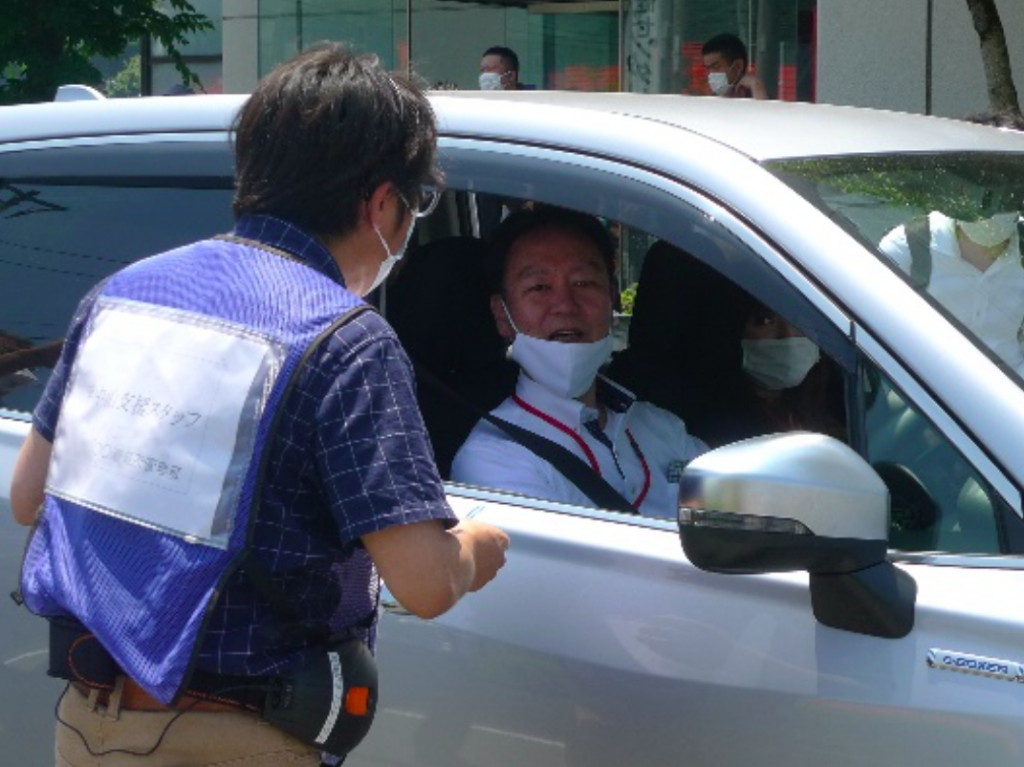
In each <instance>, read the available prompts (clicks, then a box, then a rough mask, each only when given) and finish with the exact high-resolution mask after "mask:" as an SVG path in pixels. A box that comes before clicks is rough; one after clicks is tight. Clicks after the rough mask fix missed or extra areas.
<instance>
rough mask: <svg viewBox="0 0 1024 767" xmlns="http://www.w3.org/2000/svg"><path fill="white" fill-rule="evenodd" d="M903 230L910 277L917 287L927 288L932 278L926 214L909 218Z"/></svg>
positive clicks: (930, 242) (929, 238) (929, 229)
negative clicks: (908, 255)
mask: <svg viewBox="0 0 1024 767" xmlns="http://www.w3.org/2000/svg"><path fill="white" fill-rule="evenodd" d="M903 231H904V233H905V234H906V237H907V247H908V248H910V278H911V279H912V280H913V281H914V284H915V285H917V286H918V287H921V288H927V287H928V283H929V282H931V280H932V230H931V225H930V224H929V222H928V216H918V217H916V218H912V219H910V221H908V222H907V223H906V224H905V225H904V226H903Z"/></svg>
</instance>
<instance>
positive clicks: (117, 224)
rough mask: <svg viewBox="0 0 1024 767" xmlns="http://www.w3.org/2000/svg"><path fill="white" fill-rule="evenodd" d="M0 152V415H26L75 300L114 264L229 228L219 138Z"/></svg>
mask: <svg viewBox="0 0 1024 767" xmlns="http://www.w3.org/2000/svg"><path fill="white" fill-rule="evenodd" d="M2 150H3V147H0V409H2V410H7V411H16V412H26V413H27V412H30V411H31V410H32V408H33V407H34V405H35V403H36V401H37V400H38V398H39V396H40V394H41V392H42V387H43V386H44V384H45V383H46V380H47V378H48V377H49V374H50V371H51V368H52V365H53V364H54V362H55V361H56V357H57V354H59V348H60V341H61V340H62V338H63V334H64V332H65V331H66V329H67V325H68V322H69V321H70V319H71V315H72V313H73V312H74V309H75V306H76V305H77V304H78V301H79V300H80V299H81V298H82V296H84V295H85V293H86V292H87V291H88V290H89V289H90V288H91V287H92V286H93V285H95V284H96V283H97V282H99V281H100V280H102V279H103V278H104V277H106V276H108V275H109V274H111V273H112V272H114V271H115V270H117V269H119V268H120V267H121V266H123V265H124V264H127V263H130V262H132V261H135V260H137V259H139V258H143V257H145V256H148V255H152V254H154V253H159V252H161V251H163V250H167V249H170V248H173V247H176V246H179V245H183V244H186V243H188V242H191V241H194V240H196V239H200V238H202V237H206V236H210V235H212V234H216V233H218V232H224V231H227V230H229V229H230V228H231V223H232V219H231V186H232V167H231V155H230V150H229V148H228V146H227V143H226V142H225V141H209V142H196V141H189V142H169V141H164V142H156V141H151V142H146V141H140V140H138V139H136V140H135V141H134V142H133V143H130V144H124V143H122V144H103V145H93V146H76V145H69V146H63V147H47V148H46V149H45V150H38V149H33V150H24V151H18V150H16V149H15V150H13V151H2Z"/></svg>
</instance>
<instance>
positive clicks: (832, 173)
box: [768, 152, 1024, 385]
mask: <svg viewBox="0 0 1024 767" xmlns="http://www.w3.org/2000/svg"><path fill="white" fill-rule="evenodd" d="M768 167H769V169H771V170H772V171H774V172H775V173H776V174H777V175H778V176H779V177H780V178H782V179H783V180H784V181H786V182H787V183H789V184H790V186H792V187H793V188H794V189H795V190H796V191H798V192H799V193H801V194H802V195H804V196H805V197H806V198H807V199H808V200H809V201H810V202H812V203H813V204H815V205H816V206H818V207H819V208H821V209H822V210H824V211H825V212H826V213H828V214H829V215H830V217H831V218H832V219H833V220H834V221H836V222H837V223H838V224H840V225H841V226H843V227H844V228H846V229H847V230H848V231H849V232H850V233H851V234H853V235H854V236H855V237H857V238H858V239H859V240H861V241H862V242H864V243H865V244H866V245H867V246H868V248H869V250H871V251H872V252H875V253H876V254H877V255H878V256H879V258H880V259H882V260H883V261H884V262H886V263H889V264H891V265H893V266H894V267H895V268H896V269H897V271H898V272H899V273H901V274H902V276H903V277H904V278H905V279H906V280H908V281H909V282H910V283H911V284H912V285H914V286H915V288H917V289H918V290H919V291H921V292H922V293H923V294H924V295H926V296H927V297H929V298H930V299H931V300H932V302H933V303H934V304H935V305H936V306H938V307H939V308H940V309H941V310H942V311H944V312H945V313H946V315H947V316H948V317H949V318H950V319H951V320H952V321H953V322H954V323H956V324H957V325H958V326H959V327H960V328H961V329H962V330H963V331H964V333H965V334H966V335H967V336H968V337H969V338H971V339H973V340H974V342H975V343H977V344H978V345H980V346H981V347H982V348H985V349H988V350H989V351H990V353H991V355H992V356H993V357H994V358H995V359H996V360H998V361H999V362H1000V363H1001V364H1002V365H1003V366H1004V367H1005V369H1006V370H1007V371H1008V372H1009V373H1010V375H1011V377H1013V378H1014V379H1015V380H1016V381H1017V383H1018V384H1019V385H1024V378H1022V377H1024V299H1022V296H1024V217H1022V211H1024V155H1020V154H1007V153H1001V154H995V153H984V152H959V153H946V154H928V153H921V154H910V155H908V154H904V155H899V156H862V157H839V158H821V159H808V160H795V161H785V162H776V163H768Z"/></svg>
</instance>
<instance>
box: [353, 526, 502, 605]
mask: <svg viewBox="0 0 1024 767" xmlns="http://www.w3.org/2000/svg"><path fill="white" fill-rule="evenodd" d="M362 540H363V545H364V546H365V547H366V550H367V551H368V552H369V554H370V557H371V558H372V559H373V563H374V564H375V565H376V566H377V570H378V571H379V572H380V575H381V578H383V579H384V581H385V582H386V583H387V584H388V588H389V589H390V590H391V593H392V594H394V596H395V599H397V600H398V601H399V602H400V603H401V604H402V606H403V607H404V608H405V609H407V610H409V612H411V613H413V615H416V616H419V617H420V618H436V617H437V616H438V615H441V614H442V613H445V612H447V611H448V610H450V609H451V608H452V607H453V606H454V605H455V603H456V602H458V601H459V600H460V599H461V598H462V597H463V595H464V594H466V592H468V591H477V590H479V589H481V588H483V587H484V585H485V584H487V583H488V582H489V581H491V580H492V579H493V578H494V576H495V575H497V574H498V570H499V569H501V567H502V566H503V565H504V564H505V550H506V549H507V548H508V536H507V535H506V534H505V533H504V532H502V531H501V530H499V529H498V528H496V527H493V526H492V525H488V524H484V523H482V522H475V521H472V520H465V521H463V522H461V523H460V524H459V525H458V526H456V527H453V528H451V529H449V530H446V529H445V528H444V527H443V526H442V524H441V522H440V521H438V520H427V521H425V522H415V523H413V524H409V525H395V526H393V527H388V528H385V529H384V530H378V531H377V532H375V533H369V534H367V535H364V536H363V538H362Z"/></svg>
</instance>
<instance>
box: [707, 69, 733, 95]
mask: <svg viewBox="0 0 1024 767" xmlns="http://www.w3.org/2000/svg"><path fill="white" fill-rule="evenodd" d="M708 87H709V88H711V92H712V93H714V94H715V95H716V96H721V95H722V94H723V93H725V92H726V91H727V90H729V75H727V74H726V73H725V72H708Z"/></svg>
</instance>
